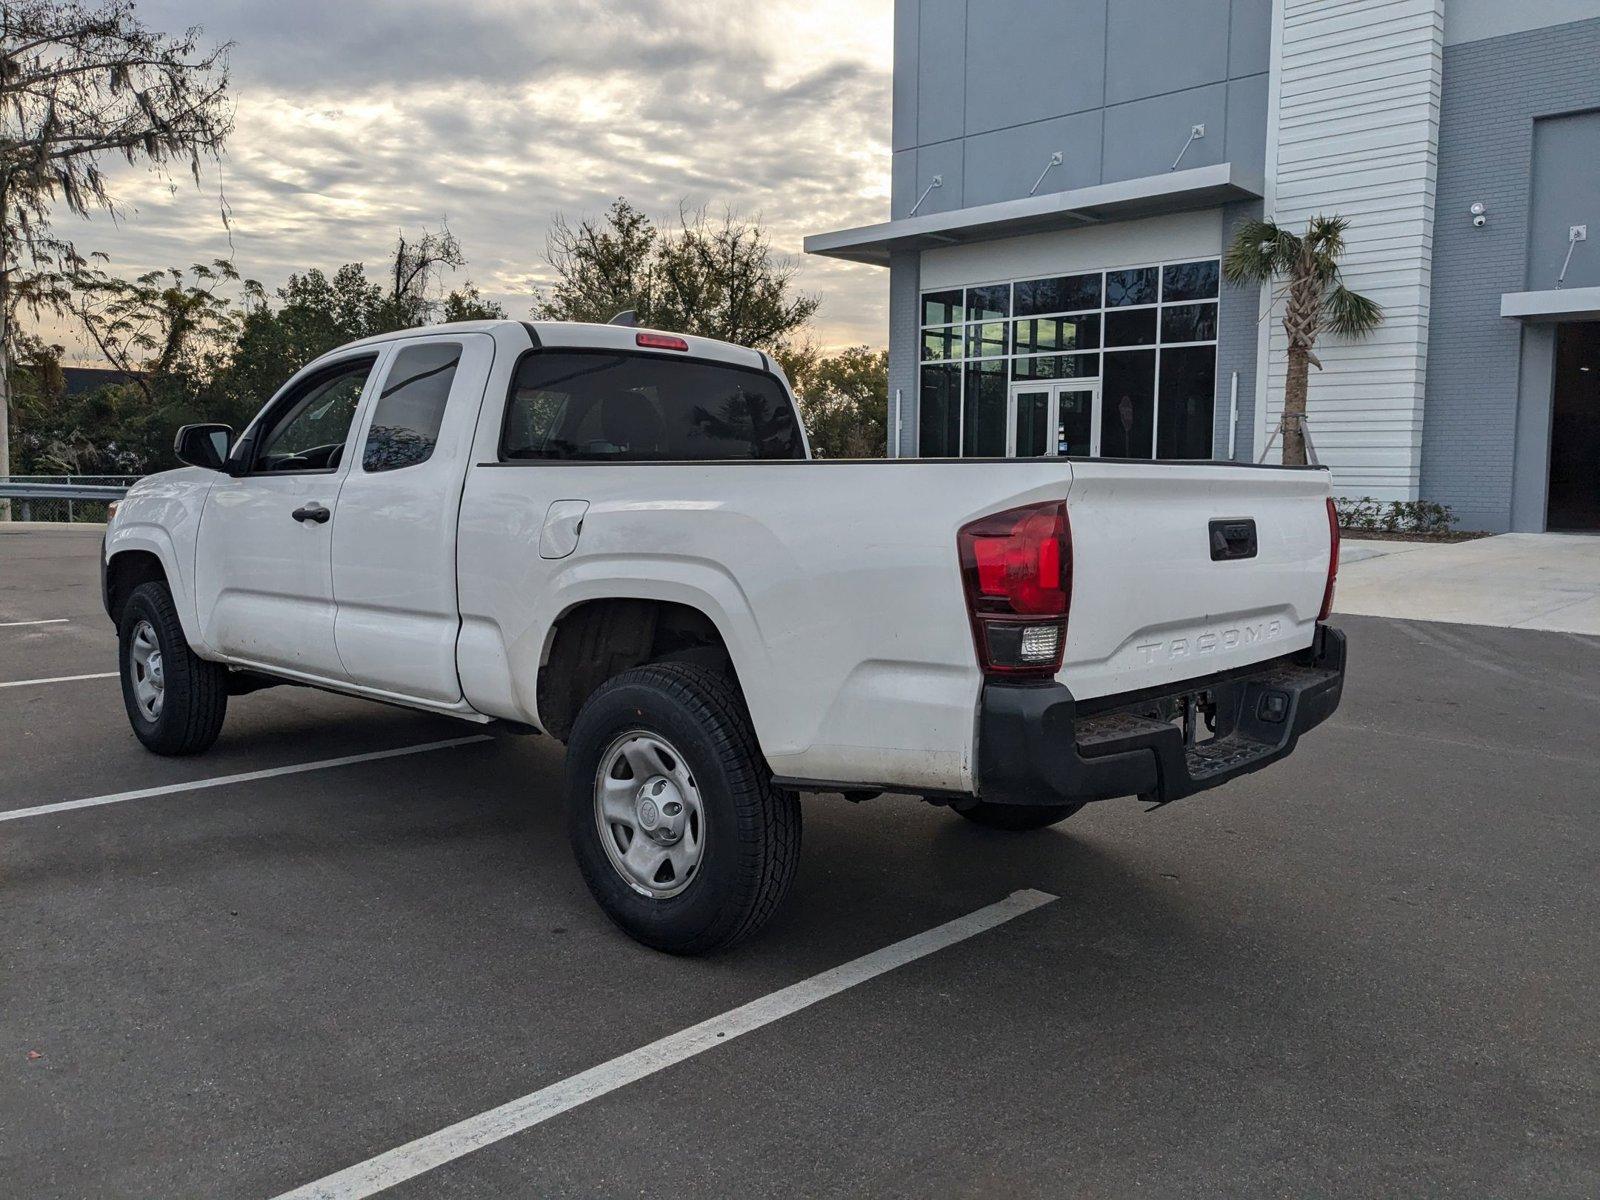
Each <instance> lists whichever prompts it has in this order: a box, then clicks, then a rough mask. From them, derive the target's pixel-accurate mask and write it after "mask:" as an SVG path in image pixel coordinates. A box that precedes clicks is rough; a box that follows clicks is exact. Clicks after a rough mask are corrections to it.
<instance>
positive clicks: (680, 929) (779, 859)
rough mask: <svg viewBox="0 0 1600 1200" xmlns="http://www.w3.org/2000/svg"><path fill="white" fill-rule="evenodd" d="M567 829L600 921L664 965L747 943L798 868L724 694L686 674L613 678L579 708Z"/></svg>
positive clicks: (653, 668) (699, 676)
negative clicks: (605, 919)
mask: <svg viewBox="0 0 1600 1200" xmlns="http://www.w3.org/2000/svg"><path fill="white" fill-rule="evenodd" d="M567 820H568V827H569V833H570V836H571V839H572V849H573V853H574V854H575V855H576V856H577V859H578V866H579V868H580V869H581V870H582V872H583V878H584V882H585V883H587V884H588V885H589V890H590V892H591V893H593V895H594V898H595V899H596V900H597V901H598V902H599V904H600V907H601V908H603V909H604V910H605V911H606V915H607V916H609V917H610V918H611V919H612V920H613V921H615V922H616V923H617V925H619V926H620V927H621V928H622V929H623V930H624V931H626V932H627V933H628V934H629V935H630V936H632V937H634V938H635V939H637V940H638V941H640V942H643V943H644V944H645V945H647V946H650V947H653V948H654V949H657V950H665V951H668V952H669V953H673V954H705V953H708V952H710V951H713V950H720V949H723V948H724V947H727V946H731V945H733V944H734V943H736V942H739V941H742V940H744V939H745V938H747V937H750V936H751V935H752V934H754V933H755V932H756V931H757V930H758V929H760V928H761V926H762V925H764V924H765V923H766V922H767V920H768V919H769V918H770V917H771V916H772V914H773V912H775V911H776V910H777V907H778V904H779V902H780V901H781V900H782V899H783V896H784V893H785V892H787V891H788V889H789V884H790V882H791V881H792V880H793V878H794V872H795V868H796V866H797V865H798V863H799V860H800V803H799V801H798V800H797V799H796V798H795V796H793V795H792V794H790V793H788V792H782V791H779V790H777V789H775V788H773V786H772V781H771V776H770V774H769V772H768V770H767V766H766V763H765V761H764V760H763V759H762V757H761V752H760V749H759V747H758V746H757V745H756V739H755V733H754V731H753V730H752V729H751V728H750V719H749V716H748V715H747V714H746V712H745V707H744V702H743V699H742V697H741V696H740V695H739V691H738V688H737V687H736V686H735V685H734V683H733V681H732V680H730V679H729V678H728V677H727V676H726V675H725V674H723V673H722V672H719V671H715V670H712V669H710V668H707V667H703V666H696V665H691V664H687V663H654V664H650V665H647V666H643V667H636V668H634V669H633V670H630V671H625V672H623V673H622V674H621V675H618V676H617V677H616V678H614V679H611V680H609V681H608V682H606V683H605V684H603V685H601V687H600V688H599V689H597V690H596V691H595V693H594V694H593V695H592V696H590V697H589V699H588V700H587V701H586V702H585V704H584V706H583V708H582V710H581V711H580V712H579V713H578V719H577V721H576V722H575V723H574V724H573V728H572V736H571V739H570V740H569V741H568V743H567Z"/></svg>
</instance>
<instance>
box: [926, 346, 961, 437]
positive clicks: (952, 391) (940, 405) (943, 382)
mask: <svg viewBox="0 0 1600 1200" xmlns="http://www.w3.org/2000/svg"><path fill="white" fill-rule="evenodd" d="M918 408H919V412H918V418H917V435H918V444H919V445H920V446H921V454H922V456H923V457H924V458H955V457H956V456H958V455H959V454H960V453H961V368H960V366H958V365H956V364H954V363H940V364H938V365H934V366H925V367H923V368H922V403H921V404H920V405H919V406H918Z"/></svg>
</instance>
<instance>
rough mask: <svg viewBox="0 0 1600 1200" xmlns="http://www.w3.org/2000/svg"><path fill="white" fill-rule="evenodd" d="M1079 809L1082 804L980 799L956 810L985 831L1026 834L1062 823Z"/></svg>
mask: <svg viewBox="0 0 1600 1200" xmlns="http://www.w3.org/2000/svg"><path fill="white" fill-rule="evenodd" d="M1082 807H1083V805H1081V804H990V803H989V802H988V801H986V800H980V801H978V802H977V803H976V804H974V805H973V806H972V807H971V808H958V809H956V811H957V812H959V813H960V814H961V815H962V816H963V817H965V818H966V819H967V820H969V821H971V822H972V823H973V824H975V825H982V826H983V827H984V828H985V829H1004V830H1007V831H1008V832H1011V833H1027V832H1029V831H1030V830H1034V829H1044V828H1045V827H1047V826H1050V825H1054V824H1056V823H1057V822H1059V821H1065V820H1066V819H1067V818H1068V817H1070V816H1071V815H1072V814H1073V813H1075V812H1077V811H1078V810H1079V809H1080V808H1082Z"/></svg>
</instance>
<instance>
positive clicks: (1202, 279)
mask: <svg viewBox="0 0 1600 1200" xmlns="http://www.w3.org/2000/svg"><path fill="white" fill-rule="evenodd" d="M1217 266H1218V264H1217V260H1216V259H1214V258H1213V259H1211V260H1209V261H1207V262H1192V263H1173V264H1171V265H1170V266H1167V267H1164V268H1162V271H1161V299H1162V301H1163V302H1164V303H1167V304H1170V303H1171V302H1172V301H1174V300H1215V299H1216V298H1217V280H1218V275H1219V272H1218V270H1217Z"/></svg>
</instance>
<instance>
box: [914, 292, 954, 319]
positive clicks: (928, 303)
mask: <svg viewBox="0 0 1600 1200" xmlns="http://www.w3.org/2000/svg"><path fill="white" fill-rule="evenodd" d="M959 320H961V289H960V288H953V289H952V290H950V291H948V292H929V293H928V294H927V295H925V296H923V297H922V323H923V324H924V325H950V324H953V323H954V322H956V321H959Z"/></svg>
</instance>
